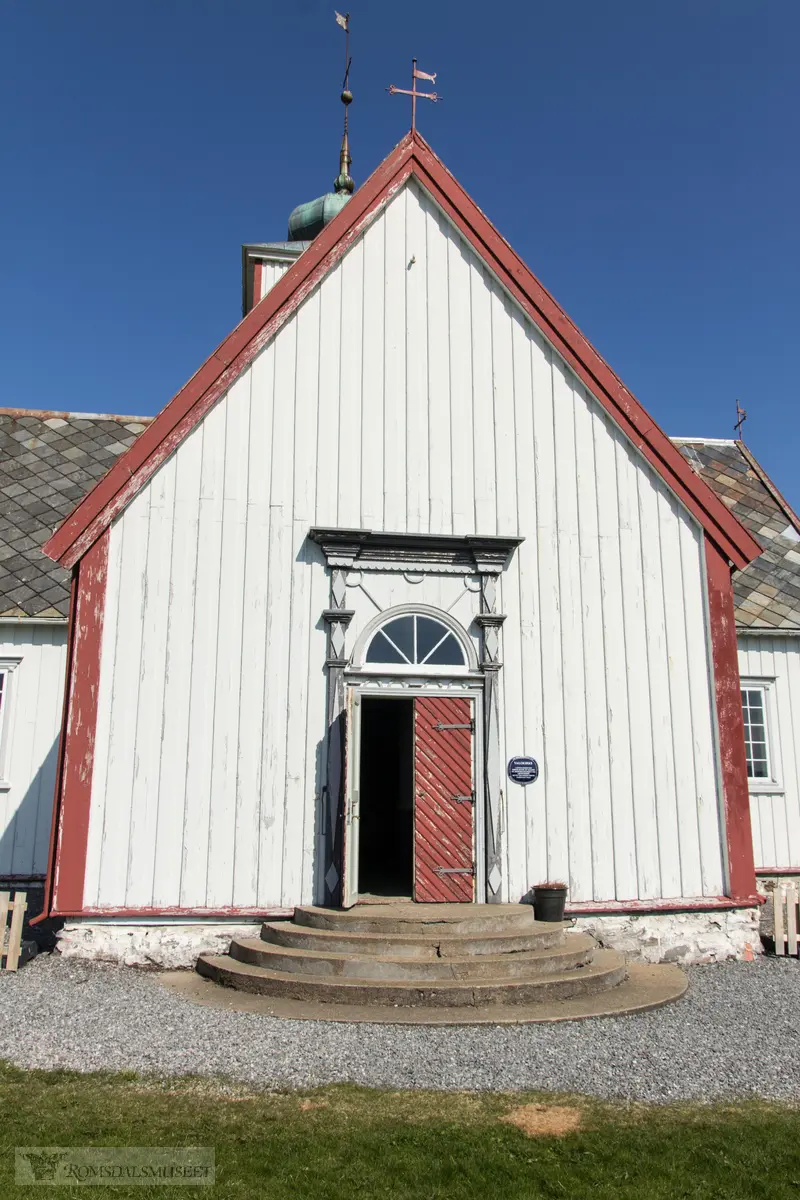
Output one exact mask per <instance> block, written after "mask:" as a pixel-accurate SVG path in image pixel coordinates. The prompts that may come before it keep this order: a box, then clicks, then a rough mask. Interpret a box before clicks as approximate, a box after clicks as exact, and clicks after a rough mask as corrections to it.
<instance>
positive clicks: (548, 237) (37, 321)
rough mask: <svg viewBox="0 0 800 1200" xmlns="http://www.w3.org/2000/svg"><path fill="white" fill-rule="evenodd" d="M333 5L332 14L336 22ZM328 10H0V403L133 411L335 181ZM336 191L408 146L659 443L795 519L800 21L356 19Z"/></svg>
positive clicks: (652, 11) (610, 8)
mask: <svg viewBox="0 0 800 1200" xmlns="http://www.w3.org/2000/svg"><path fill="white" fill-rule="evenodd" d="M343 6H344V4H343V3H342V5H341V6H340V7H343ZM333 7H334V6H333V4H332V3H329V2H328V0H324V2H322V0H292V3H290V4H286V3H280V4H279V3H275V2H273V0H137V3H136V4H124V3H122V0H114V2H112V3H109V0H72V2H71V3H67V2H66V0H35V2H33V0H0V105H1V109H0V111H2V114H3V116H2V120H0V152H1V153H2V163H3V168H4V169H3V180H4V181H3V186H2V188H0V231H2V233H0V237H2V272H1V273H0V280H1V281H2V286H0V347H1V348H2V353H3V363H4V368H5V370H4V385H3V389H2V392H1V393H0V404H1V405H3V406H5V407H9V406H19V407H28V408H54V409H62V408H64V409H71V410H79V411H92V412H104V411H105V412H119V413H137V414H138V413H141V414H146V413H153V412H156V411H158V409H160V408H161V407H162V406H163V405H164V404H165V403H166V402H167V400H169V398H170V397H171V396H172V395H173V393H174V392H175V391H176V390H177V389H178V388H179V387H180V386H181V385H182V384H183V383H184V382H185V381H186V379H187V378H188V377H189V376H190V375H191V374H192V373H193V372H194V371H195V370H196V369H197V367H198V366H199V365H200V363H201V362H202V361H203V359H204V358H205V357H206V356H207V355H208V353H209V352H210V351H211V350H212V349H213V348H214V347H215V346H216V344H217V343H218V342H219V341H220V340H221V339H222V338H223V337H224V336H225V334H226V333H227V332H229V330H230V329H231V328H232V327H233V326H234V325H235V324H236V322H237V320H238V319H239V317H240V305H241V275H240V273H241V257H240V246H241V244H242V242H247V241H267V240H273V239H281V238H283V237H285V230H286V219H287V216H288V213H289V211H290V209H291V208H293V207H294V205H295V204H297V203H300V202H301V201H304V200H308V199H311V198H313V197H314V196H316V195H319V194H320V193H321V192H323V191H325V190H327V189H328V188H329V187H330V185H331V181H332V179H333V176H334V175H335V173H336V170H337V154H338V140H339V137H340V128H341V105H340V104H339V101H338V92H339V88H340V85H341V76H342V66H343V64H342V58H343V44H342V43H343V34H342V32H341V30H339V29H338V28H337V26H336V24H335V21H334V16H333ZM351 11H352V29H353V36H352V54H353V69H352V88H353V91H354V94H355V102H354V104H353V106H352V109H351V132H352V149H353V160H354V161H353V168H352V170H353V175H354V177H355V178H356V182H357V183H358V182H362V181H363V180H364V178H365V177H366V175H367V174H368V173H369V172H370V171H371V170H372V169H373V168H374V167H375V166H376V165H377V164H378V162H379V161H380V160H381V159H382V158H383V157H384V156H385V155H386V154H387V153H388V152H389V150H390V149H391V148H392V146H393V145H394V144H395V143H396V142H397V141H398V140H399V138H400V137H401V136H402V135H403V133H404V132H405V131H406V129H407V128H408V122H409V112H408V107H407V103H406V101H405V100H404V99H401V98H399V97H395V98H390V97H389V96H388V95H387V94H386V92H385V91H384V88H385V86H386V85H387V84H389V83H392V82H394V83H397V84H398V85H400V86H407V76H408V74H409V69H410V59H411V57H412V55H415V54H416V56H417V57H418V59H419V65H420V66H421V67H422V68H423V69H425V70H431V71H437V72H438V75H439V77H438V81H437V87H438V89H439V90H440V92H441V93H442V94H443V96H444V101H443V102H442V103H441V104H439V105H438V106H435V107H434V106H432V105H426V106H424V108H423V106H422V105H421V106H420V118H419V124H420V129H421V130H422V132H423V133H424V134H425V136H426V137H427V138H428V140H429V141H430V142H431V143H432V145H433V147H434V149H435V150H436V151H437V152H438V153H439V154H440V155H441V157H442V158H443V159H444V161H445V162H446V163H447V165H448V166H449V167H450V169H451V170H452V171H453V172H454V173H455V174H456V175H457V176H458V178H459V180H460V181H461V183H462V184H463V185H464V186H465V187H466V189H467V191H468V192H470V194H471V195H472V196H473V197H474V199H475V200H476V201H477V202H478V203H479V204H480V205H481V207H482V208H483V209H484V210H485V211H486V212H487V214H488V215H489V217H490V218H491V219H492V220H493V221H494V223H495V224H496V225H497V227H498V228H499V229H500V231H501V232H502V233H503V234H504V235H505V236H506V237H507V238H508V240H509V241H510V242H511V243H512V244H513V245H514V247H515V249H516V250H517V251H518V252H519V253H520V254H521V256H522V257H523V258H524V259H525V260H526V262H527V263H528V264H529V266H530V267H531V268H532V269H533V270H534V272H535V273H536V274H537V275H538V276H539V278H540V279H541V280H542V282H543V283H544V284H545V286H546V287H547V288H548V289H549V290H550V291H551V292H552V293H553V294H554V295H555V297H556V299H557V300H558V301H559V302H560V303H561V304H562V305H563V306H564V307H565V308H566V310H567V312H568V313H569V314H570V316H571V317H572V318H573V319H574V320H575V321H576V322H577V324H578V325H579V326H580V327H581V329H582V330H583V332H584V333H585V334H586V335H587V336H588V337H589V338H590V339H591V340H592V342H593V343H594V344H595V345H596V346H597V348H598V349H599V351H600V352H601V353H602V354H603V356H604V357H605V358H606V359H607V360H608V361H609V362H610V363H611V365H612V366H613V367H614V369H615V370H616V371H617V372H618V374H619V375H621V376H622V378H623V379H624V380H625V382H626V383H627V385H628V386H629V387H630V388H631V389H632V390H633V391H634V392H635V393H636V395H637V396H638V397H639V399H640V400H641V401H642V402H643V404H644V405H645V407H646V408H648V409H649V411H650V412H651V413H652V415H653V416H654V417H655V418H656V420H657V421H659V423H660V424H661V425H662V426H663V427H664V428H665V429H666V431H667V432H668V433H671V434H677V435H688V434H692V435H694V434H696V435H700V436H706V437H731V436H733V431H732V425H733V421H734V419H735V400H736V397H737V396H738V397H740V398H741V400H742V403H743V405H744V407H745V408H746V409H747V411H748V414H749V417H748V421H747V424H746V426H745V438H746V440H747V442H748V444H749V445H750V446H751V448H752V449H753V450H754V452H755V453H756V454H757V455H758V457H759V458H760V459H761V461H762V462H763V464H764V466H765V467H766V468H767V470H768V471H769V472H770V473H771V474H772V476H773V478H774V480H775V482H776V483H777V484H778V486H779V487H780V488H782V490H783V491H784V492H785V494H786V495H787V498H788V499H789V500H790V501H791V502H792V503H793V504H794V505H795V507H800V476H799V475H798V472H797V468H796V464H797V456H798V446H799V444H800V405H799V404H798V400H800V395H798V382H797V373H796V371H795V370H794V363H793V362H792V361H791V355H792V353H793V352H794V351H795V350H796V347H797V345H798V332H797V331H798V318H799V317H800V312H799V311H798V310H799V309H800V304H799V303H798V286H797V280H798V277H800V234H799V233H798V211H800V203H799V201H800V196H799V195H798V192H799V191H800V188H799V187H798V184H799V183H800V166H799V165H798V150H797V147H798V134H800V129H798V112H800V72H798V70H797V65H796V56H797V46H798V44H800V5H799V4H798V3H797V0H759V3H752V0H750V2H745V0H651V2H649V3H646V4H643V3H642V2H641V0H606V3H603V4H598V3H597V2H596V0H570V2H569V3H562V4H558V5H552V4H551V5H544V4H534V3H523V2H521V0H495V3H493V4H478V3H476V2H474V0H461V2H460V3H456V2H455V0H426V2H424V3H423V2H421V0H404V3H402V4H391V5H389V4H386V3H377V2H376V0H360V2H359V0H351Z"/></svg>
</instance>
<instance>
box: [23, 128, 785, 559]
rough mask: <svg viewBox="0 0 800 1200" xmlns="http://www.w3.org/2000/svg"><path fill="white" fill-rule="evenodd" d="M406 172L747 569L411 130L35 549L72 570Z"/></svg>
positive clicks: (743, 542)
mask: <svg viewBox="0 0 800 1200" xmlns="http://www.w3.org/2000/svg"><path fill="white" fill-rule="evenodd" d="M411 174H413V175H415V176H416V177H417V178H418V180H419V182H420V183H421V185H422V186H423V187H424V188H425V189H426V190H427V191H428V192H429V193H430V194H431V196H432V197H433V199H434V201H435V202H436V203H437V204H438V205H439V207H440V208H441V209H442V210H443V211H444V212H445V213H446V215H447V216H448V217H449V218H450V219H451V220H452V221H453V223H454V224H455V225H456V227H457V228H458V229H459V230H460V231H461V233H462V234H463V235H464V237H465V238H466V239H467V241H468V242H469V243H470V244H471V245H472V246H473V248H474V249H475V251H476V252H477V253H478V254H479V255H480V257H481V258H482V259H483V260H484V262H485V263H486V265H487V266H488V267H489V269H490V270H491V271H492V272H493V273H494V274H495V275H496V276H497V278H498V279H499V280H500V282H501V283H502V285H503V286H504V287H505V288H506V289H507V291H508V292H509V293H510V294H511V295H512V296H513V297H514V299H515V300H516V301H517V303H519V304H520V306H521V307H522V308H523V309H524V311H525V312H527V314H528V315H529V317H530V318H531V320H532V321H533V322H534V324H535V325H536V326H537V327H538V328H539V329H540V330H541V332H542V333H543V335H544V336H545V337H546V338H547V339H548V341H550V342H551V343H552V344H553V345H554V346H555V348H556V350H557V351H558V353H559V354H560V355H561V356H562V357H563V358H564V360H565V361H566V362H567V364H568V365H569V366H570V367H571V368H572V370H573V371H574V372H575V373H576V374H577V376H578V377H579V378H580V379H581V381H582V382H583V383H584V384H585V385H586V387H587V388H588V390H589V391H590V392H591V393H592V394H593V395H594V396H595V397H596V399H597V400H599V402H600V403H601V404H602V405H603V407H604V408H605V409H606V411H607V412H608V413H609V415H610V416H611V417H612V419H613V420H614V421H615V422H616V424H617V425H619V426H620V428H621V429H622V430H623V432H624V433H625V434H626V436H627V437H628V438H629V439H630V440H631V441H632V442H633V444H634V445H635V446H636V447H637V448H638V449H639V450H640V451H641V452H642V453H643V454H644V455H645V457H646V458H647V459H648V461H649V462H650V463H651V464H652V465H653V467H654V468H655V469H656V470H657V471H658V473H659V474H660V475H661V477H662V478H663V479H664V480H665V482H666V483H667V485H668V486H669V487H670V488H671V489H672V491H673V492H674V493H675V494H676V495H677V496H678V498H679V499H680V500H681V502H682V503H683V504H684V505H685V506H686V507H687V508H688V509H689V511H690V512H691V513H692V514H693V515H694V516H695V517H696V519H697V520H698V521H699V522H700V524H701V525H702V526H703V528H704V530H705V532H706V534H707V535H708V537H710V538H711V540H712V541H713V542H714V543H715V544H716V545H717V546H718V547H719V549H720V550H721V551H722V553H723V554H724V555H726V557H727V558H728V559H729V560H730V561H731V562H733V564H734V565H735V566H737V567H743V566H746V565H747V563H748V562H750V561H751V560H752V559H754V558H756V557H757V556H758V555H759V554H760V553H761V546H760V545H759V544H758V543H757V542H756V541H755V539H754V538H753V537H752V536H751V535H750V534H749V533H748V531H747V530H746V529H745V528H744V526H743V525H741V524H740V523H739V521H738V520H737V519H736V518H735V517H734V516H733V514H732V513H731V512H730V511H729V510H728V509H727V508H726V506H725V505H724V504H723V503H722V501H721V500H720V499H719V498H718V497H717V496H716V494H715V493H714V492H713V491H712V489H711V488H710V487H709V486H708V484H706V483H705V482H704V481H703V480H702V479H701V478H700V477H699V476H698V475H696V474H695V473H694V471H693V470H692V468H691V467H690V466H689V464H688V463H687V462H686V460H685V459H684V457H683V455H682V454H681V453H680V451H679V450H678V449H677V447H675V446H674V445H673V444H672V442H671V441H670V439H669V438H668V437H667V435H666V434H665V433H664V432H663V431H662V430H661V429H660V428H659V427H658V425H656V423H655V422H654V421H653V419H652V418H651V417H650V416H649V415H648V413H647V412H646V410H645V409H644V408H643V407H642V405H641V404H640V403H639V401H638V400H637V399H636V398H635V397H634V396H633V395H632V393H631V392H629V391H628V389H627V388H626V387H625V386H624V384H623V383H622V382H621V380H620V379H619V378H618V377H617V375H616V374H615V373H614V372H613V370H612V369H611V368H610V367H609V366H608V364H607V363H606V362H605V361H604V360H603V359H602V358H601V356H600V355H599V354H598V353H597V351H596V350H595V349H594V347H593V346H592V345H591V343H590V342H589V341H588V340H587V339H586V338H585V337H584V336H583V334H582V333H581V332H580V330H579V329H578V328H577V326H576V325H575V324H574V323H573V322H572V321H571V320H570V318H569V317H568V316H567V315H566V313H565V312H564V310H563V309H562V308H561V307H560V306H559V305H558V304H557V302H556V301H555V300H554V299H553V297H552V296H551V295H550V293H549V292H547V291H546V290H545V288H544V287H543V286H542V284H541V283H540V282H539V280H538V279H537V278H536V276H535V275H533V273H532V272H531V271H530V270H529V269H528V268H527V267H526V266H525V264H524V263H523V262H522V260H521V259H520V258H519V257H518V255H517V254H516V253H515V252H514V250H513V249H512V248H511V246H509V244H508V242H506V241H505V239H504V238H503V237H502V236H501V235H500V234H499V233H498V232H497V230H496V229H495V228H494V226H493V225H492V224H491V222H490V221H489V220H488V218H487V217H486V216H485V215H484V214H483V213H482V212H481V210H480V209H479V208H478V206H477V205H476V204H475V202H474V201H473V200H472V199H471V198H470V197H469V196H468V195H467V193H466V192H465V191H464V189H463V188H462V187H461V185H460V184H459V183H458V181H457V180H456V179H455V178H454V176H453V175H452V174H451V173H450V172H449V171H448V170H447V168H446V167H445V166H444V164H443V163H442V162H441V160H440V159H439V158H438V157H437V156H436V154H434V152H433V150H432V149H431V147H430V146H429V145H428V143H427V142H426V141H425V140H424V139H423V138H421V137H420V136H419V134H410V133H409V134H407V135H406V136H405V137H404V138H403V140H402V141H401V142H399V143H398V145H397V146H396V147H395V148H394V150H393V151H392V152H391V154H389V156H388V157H387V158H386V159H385V160H384V162H383V163H381V165H380V166H379V167H378V168H377V169H376V170H375V171H374V172H373V173H372V175H370V177H369V178H368V179H367V181H366V182H365V183H364V184H363V185H362V186H361V187H360V188H359V189H358V191H357V192H356V193H355V194H354V196H353V198H352V199H351V200H350V202H349V203H348V204H347V205H346V206H345V208H344V209H342V211H341V212H340V213H339V214H338V216H337V217H336V218H335V219H334V220H333V221H332V222H331V223H330V225H328V226H327V227H326V228H325V229H324V230H323V231H322V233H320V234H319V235H318V237H317V238H316V239H315V240H314V242H313V243H312V244H311V246H310V247H309V248H308V249H307V250H306V251H305V252H304V253H303V254H302V255H301V256H300V258H299V259H298V260H297V262H296V263H295V264H294V265H293V266H292V267H290V268H289V270H288V271H286V272H285V274H284V275H283V276H282V277H281V279H280V280H279V282H278V283H277V284H276V285H275V287H273V288H272V289H271V291H270V292H268V293H267V295H266V296H265V297H264V299H263V300H261V301H259V303H258V304H256V305H255V306H254V307H253V308H252V309H251V311H250V312H249V313H248V314H247V316H246V317H245V318H244V319H243V320H242V321H241V322H240V323H239V325H237V327H236V328H235V329H234V330H233V332H232V333H231V334H230V335H229V336H228V337H227V338H226V339H225V340H224V341H223V342H222V343H221V345H220V346H218V347H217V349H216V350H215V351H214V353H213V354H212V355H211V357H210V358H208V359H207V360H206V362H205V363H204V364H203V366H202V367H201V368H200V369H199V371H198V372H197V373H196V374H195V375H194V376H192V378H191V379H190V380H189V382H188V383H187V384H186V385H185V386H184V387H183V388H182V389H181V390H180V391H179V392H178V393H177V395H176V396H175V397H174V398H173V399H172V400H171V401H170V402H169V404H168V405H167V406H166V408H164V409H163V410H162V412H161V413H159V415H158V416H157V417H156V419H155V420H154V421H153V423H152V424H151V425H150V427H149V428H148V429H147V430H145V432H144V433H143V434H142V435H141V437H140V438H139V440H138V441H137V442H135V443H134V445H133V446H132V447H131V448H130V450H129V451H128V452H127V453H126V454H125V455H123V456H122V457H121V458H120V459H119V460H118V461H117V462H116V463H115V464H114V466H112V468H111V470H110V471H109V472H108V473H107V474H106V475H105V476H104V477H103V478H102V479H101V480H100V481H99V482H98V483H97V484H96V485H95V487H94V488H93V489H92V491H90V492H89V493H88V494H87V495H86V496H85V497H84V498H83V500H82V501H81V502H80V504H79V505H78V506H77V508H75V509H74V511H73V512H72V513H71V514H70V516H69V517H67V519H66V520H65V521H64V522H63V524H62V525H61V526H60V527H59V529H58V530H56V532H55V533H54V534H53V536H52V537H51V538H50V540H49V541H48V542H46V543H45V545H44V546H43V550H44V551H45V553H46V554H48V555H49V556H50V557H51V558H54V559H56V561H58V562H60V563H62V565H64V566H72V565H73V564H74V563H75V562H77V561H78V559H79V558H80V557H81V556H82V555H83V554H85V553H86V551H87V550H88V549H89V547H90V546H91V545H92V544H93V542H94V541H95V540H96V539H97V537H99V536H100V534H101V533H102V532H103V530H104V529H105V528H106V527H107V526H108V525H109V524H110V522H111V521H112V520H113V518H114V517H115V516H116V515H117V513H118V512H120V511H121V509H122V508H124V507H125V505H126V504H127V503H128V502H129V501H130V500H131V499H132V498H133V496H134V495H135V494H136V492H137V491H138V490H139V489H140V488H141V487H142V486H143V485H144V484H145V483H146V481H147V480H148V479H149V478H150V476H151V475H152V474H153V473H154V472H155V471H156V470H157V469H158V467H159V466H160V465H161V463H162V462H163V461H164V460H165V459H166V457H167V456H168V455H169V454H170V453H172V451H173V450H174V449H175V448H176V447H177V446H178V445H179V444H180V442H181V441H182V440H183V438H184V437H186V435H187V434H188V433H189V432H190V431H191V429H192V428H194V426H195V425H196V424H197V423H198V422H199V421H200V420H202V418H203V416H204V415H205V413H206V412H207V411H208V410H209V409H210V407H211V406H212V405H213V404H214V403H215V402H216V401H217V400H218V399H219V398H220V396H222V395H223V393H224V392H225V391H226V390H227V389H228V387H230V385H231V384H232V383H233V381H234V379H235V378H236V376H237V375H238V374H239V373H240V372H241V371H242V370H244V368H245V367H246V366H247V365H248V364H249V362H251V361H252V359H253V358H255V356H256V354H257V353H258V352H259V350H261V349H262V347H263V346H264V345H265V344H266V342H267V341H268V340H269V339H270V338H271V337H272V336H274V334H275V333H276V332H277V330H278V329H279V328H280V326H281V325H282V324H283V323H284V322H285V321H286V320H288V318H289V317H290V316H291V315H292V314H293V313H294V312H295V311H296V309H297V308H298V307H299V305H300V304H301V303H302V302H303V300H304V299H305V298H306V296H307V295H308V294H309V292H310V291H311V289H312V288H314V287H315V286H316V284H317V283H318V282H319V281H320V280H321V279H322V278H323V276H324V275H325V274H326V273H327V272H328V271H329V270H330V269H331V268H332V267H333V266H334V265H335V264H336V263H337V262H338V261H339V259H340V258H341V257H342V256H343V255H344V254H345V253H346V252H347V250H348V249H349V248H350V246H351V245H352V244H353V242H354V241H355V240H356V239H357V238H358V236H359V235H360V233H361V232H362V230H363V229H364V228H365V227H366V225H367V224H369V222H370V221H371V220H372V219H373V218H374V216H375V214H376V213H377V212H379V211H380V210H381V209H382V208H383V207H385V205H386V204H387V203H388V202H389V201H390V200H391V198H392V196H393V195H394V193H395V192H396V190H397V189H398V188H399V187H401V186H402V185H403V183H404V182H405V181H406V179H407V178H408V177H409V175H411Z"/></svg>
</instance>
